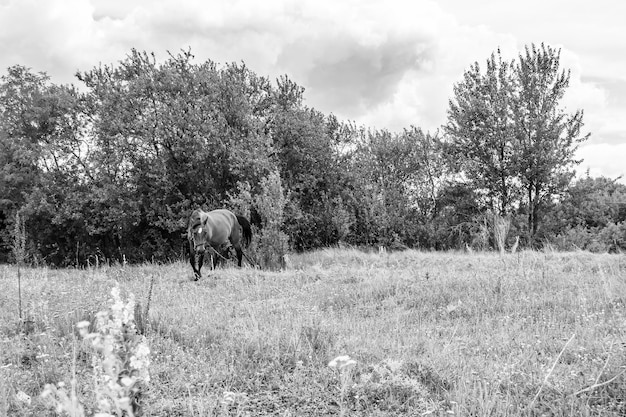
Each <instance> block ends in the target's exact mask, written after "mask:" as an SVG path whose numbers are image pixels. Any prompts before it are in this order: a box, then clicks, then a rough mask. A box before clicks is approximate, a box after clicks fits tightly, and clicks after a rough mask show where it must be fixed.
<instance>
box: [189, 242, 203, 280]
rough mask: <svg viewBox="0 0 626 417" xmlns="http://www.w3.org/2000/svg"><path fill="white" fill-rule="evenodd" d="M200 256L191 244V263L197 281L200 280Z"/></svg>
mask: <svg viewBox="0 0 626 417" xmlns="http://www.w3.org/2000/svg"><path fill="white" fill-rule="evenodd" d="M197 260H198V255H197V254H196V251H194V250H193V243H191V242H190V243H189V263H190V264H191V268H192V269H193V277H194V278H195V280H196V281H197V280H198V278H200V268H198V267H197Z"/></svg>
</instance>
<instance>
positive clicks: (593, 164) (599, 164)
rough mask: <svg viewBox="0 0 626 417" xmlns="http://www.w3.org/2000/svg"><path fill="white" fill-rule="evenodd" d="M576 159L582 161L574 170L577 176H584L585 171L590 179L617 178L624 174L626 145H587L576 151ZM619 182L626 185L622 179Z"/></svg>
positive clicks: (625, 171) (625, 172) (625, 170)
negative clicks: (600, 177)
mask: <svg viewBox="0 0 626 417" xmlns="http://www.w3.org/2000/svg"><path fill="white" fill-rule="evenodd" d="M577 157H578V158H582V159H584V161H583V162H582V163H581V164H580V165H578V167H577V168H576V171H577V174H578V176H581V175H584V174H585V173H586V172H587V170H589V174H590V175H591V176H592V177H595V176H601V175H603V176H606V177H609V178H617V177H619V176H623V175H625V174H626V169H625V166H624V161H626V143H621V144H618V145H609V144H606V143H599V144H588V145H584V146H581V147H580V148H579V149H578V152H577ZM620 182H624V183H626V181H624V178H622V179H621V181H620Z"/></svg>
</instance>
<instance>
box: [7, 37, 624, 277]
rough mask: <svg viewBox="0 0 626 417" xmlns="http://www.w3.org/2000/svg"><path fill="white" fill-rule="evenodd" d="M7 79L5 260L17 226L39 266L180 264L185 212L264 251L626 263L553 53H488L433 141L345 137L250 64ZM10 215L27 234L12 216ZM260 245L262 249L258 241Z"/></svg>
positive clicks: (295, 90)
mask: <svg viewBox="0 0 626 417" xmlns="http://www.w3.org/2000/svg"><path fill="white" fill-rule="evenodd" d="M76 77H77V80H78V82H79V83H80V88H79V87H76V86H74V85H57V84H54V83H52V82H51V81H50V79H49V77H48V76H47V75H46V74H45V73H35V72H33V71H32V70H30V69H28V68H25V67H23V66H13V67H11V68H8V70H7V73H6V74H5V75H3V76H2V77H1V78H0V170H1V174H0V260H3V261H8V260H10V259H11V247H12V245H13V242H14V238H15V236H14V232H13V231H14V230H20V229H19V227H16V226H19V225H16V218H18V217H19V218H22V219H24V229H23V230H24V231H25V232H24V233H25V234H26V252H27V253H28V257H29V259H30V260H31V262H43V263H47V264H52V265H85V264H86V263H89V262H92V261H93V259H94V258H95V257H98V258H99V259H111V260H118V261H121V259H126V260H127V261H129V262H139V261H145V260H155V261H168V260H174V259H178V258H180V257H182V256H184V251H185V247H186V243H185V240H184V238H183V237H181V235H182V232H183V231H184V229H185V227H186V220H187V217H188V215H189V214H190V212H191V211H192V210H193V209H194V208H198V207H201V208H204V209H214V208H219V207H226V208H230V209H232V210H233V211H235V212H237V213H238V214H243V215H245V216H248V217H250V218H251V220H252V223H253V224H254V226H255V229H256V230H257V232H258V233H257V235H258V239H257V242H256V244H257V247H258V248H261V247H264V246H271V245H278V246H277V247H278V248H279V249H278V250H279V251H284V250H286V249H287V248H290V249H291V250H296V251H303V250H309V249H314V248H319V247H328V246H336V245H353V246H359V247H361V246H378V245H384V246H386V247H390V248H398V249H400V248H407V247H411V248H422V249H436V250H446V249H458V248H465V247H472V248H475V249H489V248H492V247H495V245H496V242H495V241H494V233H493V231H494V227H495V226H496V225H497V224H499V222H498V221H497V220H498V219H500V220H502V219H503V220H504V222H505V224H506V225H507V230H508V233H507V234H506V236H505V242H504V244H505V245H509V246H510V245H511V244H512V242H513V240H516V241H518V242H520V244H521V245H523V246H526V247H539V246H542V245H546V244H551V245H554V246H556V247H559V248H563V249H572V248H576V247H578V248H581V249H592V250H619V249H621V248H624V247H625V246H626V242H625V239H626V235H625V232H626V227H625V226H624V219H625V218H626V204H625V201H626V199H624V195H625V194H626V189H625V187H624V186H623V185H622V184H620V183H618V182H616V180H612V179H607V178H590V177H589V176H587V177H586V178H582V179H579V180H576V181H574V180H573V179H574V168H575V166H576V165H577V163H578V162H579V161H576V160H575V159H574V154H575V151H576V148H577V146H578V145H579V144H580V143H581V142H582V141H584V140H586V139H587V138H588V136H589V135H588V134H584V133H582V128H583V111H582V110H577V111H575V112H574V113H571V114H570V113H566V112H565V111H564V110H563V108H562V106H561V103H560V102H561V99H562V98H563V95H564V93H565V91H566V90H567V87H568V85H569V72H567V71H564V70H562V69H561V68H560V57H559V51H558V50H555V49H552V48H550V47H547V46H544V45H540V46H536V45H531V46H529V47H527V48H526V49H525V51H524V52H523V53H522V54H520V55H519V56H518V58H517V59H515V60H513V61H510V62H508V61H505V60H503V58H502V57H501V55H500V53H499V51H497V52H494V54H492V56H491V57H490V58H489V59H488V60H487V61H486V67H485V68H483V67H481V66H480V65H479V63H475V64H473V65H472V66H471V67H470V68H469V69H468V70H467V71H466V72H465V74H464V75H463V78H462V80H461V81H459V82H458V83H457V84H456V85H455V87H454V95H453V97H452V98H451V99H450V102H449V108H448V120H447V122H446V124H445V125H444V126H442V129H441V130H438V131H437V132H434V133H433V132H424V131H423V130H422V129H421V128H419V127H417V126H410V127H407V128H405V129H404V130H403V131H401V132H391V131H388V130H385V129H372V128H367V127H363V126H357V125H355V124H354V123H351V122H348V121H341V120H338V119H337V117H335V116H334V115H332V114H328V115H327V114H323V113H321V112H320V111H318V110H316V109H314V108H311V107H309V106H307V105H305V89H304V88H303V87H301V86H299V85H298V84H296V83H295V82H294V81H293V80H291V79H290V78H289V77H287V76H282V77H279V78H278V79H276V80H274V81H272V80H270V79H268V78H267V77H263V76H259V75H257V74H255V73H254V72H253V71H252V70H251V69H249V68H248V67H247V66H246V65H245V64H244V63H232V64H226V65H218V64H217V63H215V62H212V61H210V60H208V61H206V62H202V63H196V62H195V60H194V57H193V55H192V53H191V52H190V51H182V52H181V53H179V54H177V55H169V58H168V59H167V60H165V61H164V62H161V63H159V62H157V60H156V58H155V56H154V55H153V54H150V53H147V52H142V51H138V50H131V52H130V53H129V54H128V55H127V56H126V57H125V59H123V60H122V61H121V62H119V63H117V64H115V65H100V66H98V67H95V68H93V69H91V70H88V71H84V72H78V73H77V74H76ZM18 214H19V216H18ZM264 231H265V234H264Z"/></svg>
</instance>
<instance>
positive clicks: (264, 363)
mask: <svg viewBox="0 0 626 417" xmlns="http://www.w3.org/2000/svg"><path fill="white" fill-rule="evenodd" d="M152 277H154V279H155V282H154V289H153V295H152V299H151V305H150V310H149V315H148V317H149V320H148V325H149V326H148V329H147V331H146V336H147V340H148V344H149V346H150V349H151V366H150V376H151V380H150V383H149V385H148V387H147V389H146V392H145V393H144V397H143V398H144V403H143V410H144V415H147V416H205V415H239V416H246V415H250V416H257V415H281V416H299V415H310V416H319V415H341V414H343V415H349V416H360V415H368V416H396V415H415V416H418V415H433V416H438V415H441V416H443V415H459V416H527V415H537V416H541V415H546V416H553V415H554V416H560V415H567V416H581V415H598V416H600V415H601V416H612V415H613V416H618V415H626V377H625V376H624V375H623V374H622V372H624V370H625V367H626V348H625V346H626V338H625V334H626V306H625V304H626V258H625V257H624V256H622V255H597V254H589V253H584V252H580V253H566V254H562V253H555V252H545V253H544V252H521V253H518V254H507V255H504V256H499V255H497V254H492V253H485V254H481V253H479V254H462V253H425V252H415V251H405V252H399V253H391V254H382V255H381V254H378V253H376V254H374V253H371V254H367V253H363V252H360V251H356V250H339V249H333V250H330V249H329V250H322V251H317V252H313V253H309V254H302V255H293V256H292V257H291V265H290V267H289V268H288V269H287V270H285V271H281V272H268V271H259V270H254V269H246V268H244V269H241V270H239V269H236V268H227V269H223V270H218V271H215V272H214V273H213V274H212V275H211V276H209V277H207V276H205V277H204V278H203V279H201V280H200V281H198V282H194V281H191V277H192V274H191V268H190V267H189V265H187V264H183V263H175V264H171V265H161V266H159V265H143V266H132V267H118V266H116V267H104V268H100V269H98V270H93V269H91V270H69V269H58V270H57V269H47V268H39V269H22V303H23V310H24V315H25V318H26V323H25V324H24V323H22V322H21V321H20V319H19V317H18V298H17V294H18V290H17V269H16V267H14V266H7V265H5V266H0V415H11V416H44V415H55V414H54V412H53V410H52V409H51V408H49V407H48V406H47V405H46V404H45V403H44V401H43V400H42V399H41V398H40V397H39V394H41V392H42V391H43V388H44V385H45V384H47V383H57V382H59V381H64V382H65V383H66V384H69V381H70V379H71V378H72V376H73V375H75V377H76V378H77V381H78V385H79V396H80V398H81V400H82V402H83V403H84V405H85V408H86V410H87V411H89V410H92V409H93V408H92V407H93V392H92V391H93V378H92V370H91V362H90V361H89V360H88V358H86V356H88V353H86V352H85V351H84V350H82V349H81V345H80V342H79V341H77V339H78V338H77V336H76V334H77V333H76V329H75V324H76V323H77V322H79V321H81V320H85V319H87V320H91V319H93V317H94V314H95V313H96V312H97V311H100V310H103V309H106V308H107V305H108V301H107V300H108V298H109V297H110V291H111V288H112V287H114V285H115V282H116V281H117V282H119V285H120V287H121V289H122V293H123V294H127V292H128V291H130V292H133V293H134V294H135V295H136V297H137V299H138V300H140V301H142V302H143V303H144V305H145V299H146V297H147V292H148V288H149V286H150V280H151V279H152ZM338 355H349V356H350V357H351V358H353V359H354V360H356V361H357V365H356V367H355V368H354V369H353V373H352V374H351V378H350V379H349V380H346V381H345V386H344V391H343V395H342V393H341V391H342V384H341V379H340V375H339V373H338V371H337V370H335V369H331V368H330V367H329V366H328V363H329V361H330V360H332V359H333V358H334V357H336V356H338ZM73 364H74V365H73ZM73 367H74V370H73Z"/></svg>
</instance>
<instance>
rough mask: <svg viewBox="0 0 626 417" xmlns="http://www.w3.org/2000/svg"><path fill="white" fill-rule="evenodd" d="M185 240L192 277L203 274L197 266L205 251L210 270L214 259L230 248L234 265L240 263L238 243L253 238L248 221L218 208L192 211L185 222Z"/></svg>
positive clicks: (200, 265) (199, 264)
mask: <svg viewBox="0 0 626 417" xmlns="http://www.w3.org/2000/svg"><path fill="white" fill-rule="evenodd" d="M187 239H189V255H190V256H189V258H190V261H191V267H192V268H193V273H194V277H195V279H196V280H198V279H199V278H200V277H202V274H201V273H200V269H201V268H202V263H203V261H204V254H205V253H206V252H207V250H208V253H209V256H210V259H211V269H213V267H214V265H215V264H214V258H221V259H223V258H224V255H223V254H224V253H226V254H228V252H229V251H230V248H231V247H232V248H235V252H236V253H237V265H238V266H241V259H242V257H243V251H242V250H241V245H242V243H244V244H245V245H246V246H247V245H249V244H250V241H251V240H252V228H251V227H250V222H249V221H248V219H246V218H245V217H243V216H237V215H235V214H234V213H233V212H231V211H228V210H225V209H219V210H213V211H210V212H208V213H207V212H205V211H202V210H200V209H197V210H194V211H193V213H191V217H190V218H189V223H188V224H187Z"/></svg>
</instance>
